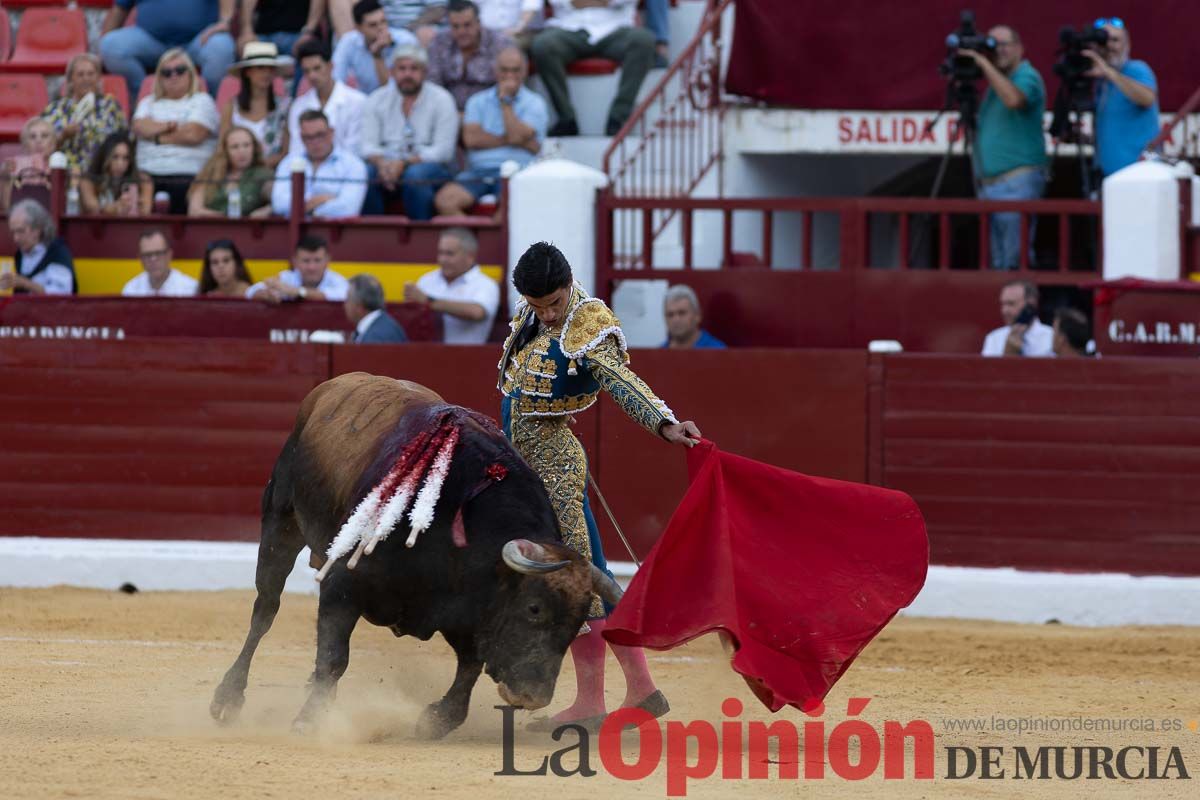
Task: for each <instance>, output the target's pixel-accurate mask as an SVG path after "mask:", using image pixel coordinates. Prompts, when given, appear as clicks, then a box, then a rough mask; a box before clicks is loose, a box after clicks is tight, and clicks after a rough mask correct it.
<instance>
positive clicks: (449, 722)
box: [417, 703, 466, 740]
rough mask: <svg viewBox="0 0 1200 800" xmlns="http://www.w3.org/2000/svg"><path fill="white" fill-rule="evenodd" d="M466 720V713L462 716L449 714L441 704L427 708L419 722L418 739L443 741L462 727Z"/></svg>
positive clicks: (434, 704)
mask: <svg viewBox="0 0 1200 800" xmlns="http://www.w3.org/2000/svg"><path fill="white" fill-rule="evenodd" d="M455 717H457V718H455ZM465 718H466V714H465V713H463V714H461V715H452V714H447V713H446V711H445V710H443V708H442V706H441V704H440V703H433V704H432V705H429V706H426V707H425V710H424V711H422V712H421V718H420V719H418V720H417V738H418V739H427V740H432V739H441V738H442V737H444V736H445V735H446V734H448V733H449V732H450V731H452V730H454V729H455V728H457V727H458V726H459V725H461V724H462V722H463V719H465Z"/></svg>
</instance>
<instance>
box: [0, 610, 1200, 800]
mask: <svg viewBox="0 0 1200 800" xmlns="http://www.w3.org/2000/svg"><path fill="white" fill-rule="evenodd" d="M252 602H253V594H252V593H250V592H212V593H208V592H187V593H182V592H181V593H175V592H140V593H137V594H132V595H130V594H122V593H119V592H115V591H114V592H101V591H92V590H78V589H66V588H57V589H44V590H14V589H0V752H2V753H3V754H4V757H3V758H0V787H3V789H0V795H2V796H4V797H13V798H58V797H86V798H219V800H242V799H243V798H246V800H249V798H295V797H338V798H343V797H347V798H398V797H399V798H404V797H405V796H406V795H414V796H415V795H417V794H418V793H419V794H420V796H421V797H422V798H428V797H437V798H444V797H445V798H469V799H470V800H481V798H485V797H487V798H491V797H520V798H522V799H523V800H526V799H532V798H542V797H547V798H554V800H568V799H569V798H576V797H578V798H584V797H587V798H595V797H665V796H666V767H665V763H664V764H662V765H660V767H659V769H657V770H656V771H655V772H654V773H653V774H652V775H651V776H650V777H649V778H647V779H646V780H644V781H640V782H636V783H630V782H625V781H621V780H618V779H616V778H614V777H612V776H611V775H609V774H607V773H606V772H605V771H604V769H603V767H602V765H601V763H600V759H599V757H598V756H597V755H596V754H595V752H594V750H593V753H592V756H591V763H590V766H591V767H592V768H593V769H595V770H597V771H598V774H597V775H596V776H595V777H591V778H583V777H579V776H575V777H571V778H557V777H554V776H553V775H548V776H522V777H514V776H496V775H495V774H494V773H496V772H498V771H500V770H501V769H502V768H503V753H502V747H501V714H500V712H499V711H497V710H496V709H495V708H494V706H497V705H499V704H500V702H501V701H500V699H499V696H498V695H497V693H496V689H495V685H494V684H493V683H492V682H491V681H490V680H489V679H488V678H487V677H486V676H484V677H482V678H481V679H480V682H479V684H478V685H477V687H476V689H475V693H474V695H473V698H472V706H471V712H470V716H469V717H468V719H467V722H466V723H465V724H464V725H463V727H462V728H460V729H459V730H457V731H455V732H454V733H452V734H451V735H450V736H449V737H447V738H446V739H445V740H443V741H440V742H424V741H420V740H418V739H416V738H415V736H414V733H413V732H414V728H415V724H416V720H417V717H418V715H419V714H420V712H421V709H422V708H423V707H424V706H425V705H426V704H427V703H429V702H432V701H434V700H436V699H438V698H440V697H441V695H442V694H443V693H444V692H445V691H446V689H447V688H448V687H449V685H450V682H451V680H452V678H453V674H454V657H453V654H452V652H451V650H450V648H449V647H448V646H447V645H446V644H445V643H444V642H443V641H441V639H440V638H439V637H435V638H434V639H432V640H431V641H429V642H417V641H416V640H414V639H410V638H405V639H397V638H396V637H394V636H393V635H392V634H391V632H390V631H387V630H384V629H381V628H376V627H374V626H371V625H369V624H368V623H366V622H361V623H360V624H359V626H358V628H357V629H356V631H355V634H354V639H353V642H352V644H351V657H350V668H349V670H348V671H347V673H346V676H345V678H343V680H342V682H341V684H340V686H339V690H338V697H337V699H336V700H335V702H334V704H333V707H332V709H331V711H330V712H329V714H328V715H327V716H326V718H325V719H324V721H323V724H322V726H321V728H320V730H319V731H318V732H317V733H316V734H314V735H312V736H307V737H301V736H295V735H293V734H291V733H290V732H289V726H290V724H291V720H292V718H293V717H294V716H295V715H296V713H297V712H298V711H299V709H300V706H301V705H302V703H303V702H304V699H305V697H306V687H305V683H306V681H307V679H308V676H309V674H310V673H311V672H312V665H313V658H314V655H315V617H316V601H315V598H312V597H308V596H298V595H285V596H284V598H283V607H282V609H281V611H280V614H279V616H278V618H277V619H276V622H275V626H274V627H273V628H272V630H271V632H270V634H268V635H267V637H266V638H265V639H264V640H263V643H262V645H261V646H260V647H259V650H258V654H257V656H256V657H255V661H254V664H253V666H252V668H251V671H250V683H249V686H248V688H247V691H246V704H245V706H244V708H243V709H242V713H241V716H240V718H239V719H238V721H237V722H236V723H235V724H233V725H231V726H229V727H219V726H217V725H216V724H215V723H214V722H213V721H212V720H211V719H210V718H209V716H208V704H209V701H210V699H211V697H212V693H213V690H214V689H215V687H216V685H217V682H218V681H219V680H220V679H221V677H222V675H223V674H224V672H225V670H226V669H227V668H228V667H229V665H230V664H231V663H232V662H233V659H234V658H235V657H236V655H237V652H238V650H239V649H240V647H241V643H242V640H243V638H244V636H245V633H246V629H247V626H248V624H249V618H250V607H251V604H252ZM1198 653H1200V629H1193V628H1113V629H1082V628H1071V627H1066V626H1060V625H1050V626H1020V625H1007V624H990V623H977V622H960V621H947V620H916V619H903V618H902V619H899V620H897V621H896V622H894V623H893V624H892V625H891V626H890V627H889V628H888V629H887V630H885V631H884V632H883V634H881V636H880V637H879V638H878V639H877V640H876V641H875V642H874V643H872V645H871V646H870V647H868V648H867V650H866V651H865V652H864V653H863V655H862V656H861V657H860V659H859V661H858V662H857V663H856V664H855V665H854V667H852V668H851V669H850V671H849V672H848V673H847V674H846V676H845V677H844V678H843V679H842V680H841V682H840V683H839V684H838V685H837V686H836V687H835V688H834V691H833V692H832V694H831V695H830V697H829V698H828V699H827V711H826V712H825V713H824V715H823V716H822V719H823V720H824V721H825V725H826V731H827V732H828V731H830V730H832V729H833V728H834V727H835V726H836V725H837V724H838V722H840V721H842V720H843V719H845V718H846V713H845V711H846V702H847V699H848V698H851V697H866V698H870V704H869V705H868V707H867V709H866V710H865V711H864V712H863V713H862V714H861V715H860V718H862V719H865V720H867V721H868V722H870V723H871V724H872V725H874V726H876V727H878V728H882V723H883V721H884V720H898V721H901V722H907V721H909V720H928V721H929V722H930V724H931V725H932V726H933V729H934V732H935V734H936V736H937V749H936V765H935V774H936V775H937V776H938V778H937V779H936V780H932V781H914V780H911V779H909V780H902V781H884V780H883V778H882V768H880V770H878V771H877V773H876V774H875V775H874V776H872V777H871V778H868V779H867V780H865V781H861V782H849V781H845V780H843V779H841V778H838V777H836V776H833V775H832V774H831V773H830V774H829V776H828V777H827V778H826V779H824V780H821V781H800V782H797V781H782V780H780V779H779V778H778V777H776V776H775V775H776V773H775V772H774V770H775V769H776V765H773V766H772V778H771V779H769V780H754V781H751V780H746V779H743V780H740V781H726V780H721V779H720V778H719V774H720V773H719V771H718V774H717V775H716V776H714V777H711V778H708V779H706V780H696V781H691V782H689V784H688V795H687V796H688V797H701V798H728V797H731V796H737V797H771V798H777V797H780V796H799V795H800V794H801V793H803V794H804V796H806V797H854V798H863V797H879V798H900V799H901V800H904V799H905V798H917V797H947V798H964V797H965V798H973V797H980V798H983V797H988V798H991V797H1022V798H1043V797H1045V798H1049V797H1078V796H1081V795H1082V794H1083V793H1084V792H1086V794H1087V795H1088V796H1089V800H1092V798H1106V797H1138V798H1159V797H1163V798H1165V797H1191V796H1194V786H1195V780H1200V730H1192V729H1189V728H1188V727H1186V723H1187V722H1188V721H1196V720H1198V719H1200V696H1197V694H1196V691H1195V687H1196V677H1197V675H1198V674H1200V669H1198V668H1197V654H1198ZM650 659H651V667H652V670H653V672H654V674H655V676H656V678H657V679H658V681H659V683H660V685H661V687H662V688H663V690H664V692H665V693H666V694H667V696H668V698H669V699H670V701H671V704H672V706H673V712H672V715H671V717H670V718H671V719H675V720H679V721H685V722H686V721H691V720H707V721H709V722H710V723H713V724H715V725H718V726H719V725H720V723H721V722H722V721H723V720H725V719H726V718H725V717H724V716H723V715H722V713H721V702H722V701H723V700H724V699H725V698H728V697H734V698H738V699H740V700H741V701H742V703H743V705H744V707H745V711H744V713H742V714H741V715H740V717H739V718H738V719H739V720H740V721H742V722H746V721H751V720H760V721H766V722H774V721H778V720H784V719H786V720H789V721H791V722H793V723H794V724H795V725H797V726H800V725H803V723H804V722H805V721H806V720H807V719H808V718H807V717H805V716H804V715H803V714H801V713H800V712H798V711H795V710H793V709H785V710H784V711H782V712H780V713H779V714H777V715H771V714H769V713H768V712H766V710H765V709H763V708H762V706H761V705H760V704H758V702H757V701H756V700H755V699H754V698H753V696H752V694H751V693H750V691H749V689H748V688H747V687H746V686H745V684H743V683H742V682H741V680H740V679H739V678H738V677H737V676H736V675H734V674H733V673H732V672H731V671H730V670H729V668H728V665H727V659H726V657H725V655H724V653H723V652H722V649H721V647H720V644H719V642H718V641H717V640H716V638H715V637H706V638H705V639H701V640H698V641H696V642H693V643H691V644H690V645H688V646H686V647H682V648H678V649H676V650H672V651H670V652H666V653H651V654H650ZM574 683H575V678H574V674H573V673H572V671H571V668H570V659H569V658H568V659H567V664H566V665H565V666H564V669H563V672H562V675H561V677H560V679H559V693H558V696H557V697H556V698H555V702H554V703H553V704H552V705H551V706H550V708H549V709H548V711H553V710H555V709H557V708H560V707H562V706H563V705H565V704H566V703H568V702H570V700H571V696H572V695H573V691H574ZM607 688H608V698H609V702H610V706H611V705H614V704H616V703H619V702H620V699H621V698H622V696H623V695H624V686H623V684H622V682H621V677H620V671H619V670H618V669H617V668H616V666H615V664H614V663H612V661H611V660H610V666H609V672H608V687H607ZM539 713H544V712H539ZM532 716H533V715H531V714H529V713H526V712H519V713H518V714H517V723H518V725H519V726H521V725H524V724H525V723H526V722H527V721H528V720H529V719H531V718H532ZM1078 717H1086V718H1094V719H1109V720H1135V719H1136V720H1149V719H1152V720H1168V719H1169V720H1181V721H1183V723H1184V727H1183V728H1182V730H1176V731H1161V730H1156V731H1146V730H1129V729H1126V730H1124V731H1092V732H1074V733H1072V732H1067V733H1054V732H1024V733H1016V732H1008V731H995V730H982V731H981V730H971V731H964V730H953V731H952V730H949V729H948V726H949V725H950V724H951V721H954V720H968V719H969V720H983V721H990V720H992V719H994V718H999V719H1001V720H1010V719H1011V720H1018V719H1046V718H1078ZM827 735H828V733H827ZM574 741H575V740H574V737H573V735H571V734H568V735H567V736H566V737H565V738H564V739H563V741H561V742H555V741H553V740H551V739H550V738H549V737H548V736H545V735H537V734H532V733H527V732H525V731H523V730H520V729H518V731H517V738H516V746H515V749H514V753H513V760H514V765H515V766H516V767H517V768H518V769H521V770H532V769H534V768H535V767H536V766H537V765H538V764H539V763H540V762H541V760H542V759H543V758H544V757H545V756H547V755H548V754H550V753H552V752H553V751H554V750H557V749H561V748H563V747H565V746H568V745H569V744H573V743H574ZM983 745H990V746H1003V747H1005V748H1006V749H1009V750H1011V749H1012V748H1013V747H1015V746H1017V745H1023V746H1026V747H1037V746H1042V745H1045V746H1059V745H1063V746H1068V747H1069V746H1073V745H1107V746H1110V747H1114V748H1118V747H1122V746H1127V745H1140V746H1160V747H1163V748H1169V747H1172V746H1176V747H1179V748H1180V752H1181V753H1182V755H1183V757H1184V759H1185V760H1186V763H1187V765H1188V767H1189V769H1190V771H1191V772H1192V774H1193V776H1194V779H1193V780H1191V781H1176V780H1172V781H1119V780H1111V781H1110V780H1098V781H1075V782H1066V781H1057V780H1049V781H1032V782H1031V781H1027V780H1021V781H1013V780H998V781H981V780H978V779H967V780H960V781H948V780H945V779H944V773H945V769H946V762H945V755H944V750H945V748H946V747H948V746H962V747H974V748H978V747H980V746H983ZM636 746H637V738H636V736H634V735H627V736H626V737H625V740H624V748H623V751H624V753H625V756H626V759H627V760H628V761H630V762H632V761H634V760H635V759H636V756H637V747H636ZM692 758H693V759H694V758H695V753H694V751H693V752H692ZM788 758H789V756H788V755H787V754H783V755H778V756H777V759H783V760H787V759H788ZM800 758H801V760H802V759H803V755H802V754H801V756H800ZM577 760H578V759H577V756H575V755H572V756H570V757H569V758H568V760H567V764H568V765H569V766H573V765H574V764H575V763H577ZM743 763H744V762H743ZM909 769H910V771H911V759H910V760H909Z"/></svg>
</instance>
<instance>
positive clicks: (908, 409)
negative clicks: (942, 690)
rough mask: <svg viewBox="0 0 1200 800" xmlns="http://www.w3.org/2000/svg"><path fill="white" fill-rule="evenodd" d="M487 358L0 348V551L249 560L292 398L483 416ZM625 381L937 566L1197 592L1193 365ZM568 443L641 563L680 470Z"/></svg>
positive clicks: (636, 440)
mask: <svg viewBox="0 0 1200 800" xmlns="http://www.w3.org/2000/svg"><path fill="white" fill-rule="evenodd" d="M496 358H497V348H496V347H493V346H485V347H462V348H446V347H443V346H440V345H430V344H413V345H406V346H399V347H387V346H372V347H361V348H360V347H354V346H349V345H333V346H330V345H321V346H317V345H286V344H275V345H271V344H260V343H256V342H238V343H237V344H236V346H231V343H230V342H229V341H228V340H225V341H220V340H211V339H210V340H190V339H174V340H169V341H168V340H160V341H155V340H151V339H141V340H128V341H108V342H93V341H82V342H55V341H37V340H30V341H21V342H19V343H16V342H14V343H10V344H9V345H8V346H5V347H3V348H0V492H3V493H4V497H5V505H6V509H5V511H6V513H5V514H2V515H0V535H2V536H26V535H40V536H63V535H68V536H91V537H106V538H107V537H113V538H180V539H240V540H254V539H255V538H257V536H258V519H257V517H258V497H259V494H260V493H261V491H262V487H263V485H264V484H265V482H266V479H267V476H268V474H269V471H270V468H271V464H272V463H273V461H274V459H275V457H276V455H277V454H278V451H279V448H280V446H281V445H282V443H283V441H284V440H285V439H286V437H287V434H288V431H289V430H290V428H291V425H292V423H293V420H294V416H295V412H296V406H297V403H298V402H299V400H300V399H301V398H302V397H303V396H304V395H305V394H306V393H307V392H308V391H309V389H311V388H312V387H313V386H315V385H316V384H317V383H319V382H320V381H322V380H325V379H326V378H328V377H330V376H331V375H335V374H340V373H343V372H349V371H354V370H369V371H371V372H376V373H381V374H387V375H393V376H396V377H403V378H407V379H410V380H416V381H418V382H421V383H425V384H427V385H430V386H432V387H434V388H436V389H437V390H438V391H439V392H440V393H441V394H442V395H443V396H444V397H445V398H446V399H447V400H449V401H451V402H457V403H461V404H464V405H469V406H471V407H474V408H477V409H480V410H482V411H485V412H487V413H489V414H493V415H495V414H498V407H499V397H498V395H497V393H496V392H495V389H494V388H493V387H494V385H495V372H496V366H495V365H496ZM633 366H634V367H635V368H636V369H637V370H638V372H639V373H640V374H642V375H643V376H644V377H646V378H647V379H648V381H649V382H650V383H651V385H653V386H654V387H655V388H656V390H658V391H659V392H660V393H661V395H662V396H663V397H664V399H666V400H667V401H668V403H669V404H670V405H671V406H672V407H673V408H674V409H675V410H676V412H677V413H678V414H679V415H681V416H683V417H690V418H692V419H695V420H697V421H698V422H699V424H700V425H701V428H702V430H703V431H704V433H705V434H706V435H707V436H708V437H710V438H711V439H713V440H714V441H716V442H718V443H719V444H720V445H721V446H722V447H723V448H724V449H726V450H729V451H731V452H736V453H740V454H743V455H746V456H748V457H751V458H756V459H760V460H763V461H767V462H770V463H774V464H778V465H780V466H784V467H788V468H792V469H796V470H800V471H803V472H807V473H811V474H815V475H825V476H831V477H836V478H842V479H848V480H855V481H864V480H870V481H871V482H878V483H882V484H884V485H887V486H891V487H893V488H897V489H901V490H904V491H907V492H909V493H910V494H912V495H913V496H914V498H915V499H916V500H917V502H918V503H919V504H920V505H921V508H922V511H923V512H924V514H925V517H926V520H927V523H928V526H929V532H930V542H931V549H932V555H933V559H934V561H935V562H936V563H942V564H962V565H980V566H999V565H1011V566H1019V567H1025V568H1039V569H1066V570H1086V571H1118V572H1131V573H1134V574H1154V573H1158V574H1185V575H1200V523H1197V522H1196V520H1197V519H1200V513H1198V512H1200V500H1197V499H1196V494H1195V491H1194V488H1193V483H1194V481H1193V479H1192V477H1191V476H1192V475H1193V474H1194V473H1195V472H1196V471H1197V470H1198V469H1200V412H1197V411H1196V409H1197V408H1200V366H1197V365H1196V364H1195V362H1193V361H1185V360H1180V359H1148V358H1147V359H1122V358H1107V359H1103V360H1100V361H1092V360H1079V361H1050V360H1036V359H1029V360H1011V359H981V358H977V357H973V356H945V355H942V356H936V355H914V354H901V355H895V356H886V357H882V356H873V357H870V358H868V357H867V356H866V355H865V354H864V353H863V352H862V351H858V350H842V351H817V350H808V351H798V350H784V349H778V350H739V351H707V352H690V353H678V352H674V351H660V350H635V351H634V352H633ZM575 430H576V433H577V434H578V435H579V437H580V439H581V440H582V441H583V443H584V446H585V447H586V448H587V450H588V453H589V456H590V458H591V462H592V466H593V470H594V472H595V474H596V476H597V480H598V481H599V483H600V485H601V487H602V489H603V490H604V491H605V493H606V495H607V497H608V499H609V501H610V503H611V504H612V505H613V507H614V510H615V512H616V513H617V515H618V519H619V520H621V522H622V524H623V525H624V527H625V528H626V530H627V533H629V534H630V535H631V538H632V539H633V542H634V545H635V548H636V549H637V551H638V553H639V555H644V554H645V553H646V552H647V551H648V550H649V547H650V546H651V544H652V543H653V541H654V539H655V537H656V536H657V535H658V532H659V531H661V530H662V528H663V526H664V525H665V523H666V520H667V518H668V516H669V514H670V513H671V511H672V510H673V509H674V507H675V505H676V503H677V501H678V499H679V496H680V494H681V493H682V491H683V489H684V482H685V473H684V465H683V457H682V453H680V452H679V451H677V450H675V449H672V448H670V447H668V446H666V445H665V444H662V443H659V442H656V441H655V440H654V439H653V438H652V437H650V436H649V435H648V434H647V433H646V432H644V431H642V430H640V429H638V428H637V427H636V426H635V425H633V424H632V423H631V422H629V421H628V420H627V419H626V418H625V417H624V416H623V414H621V412H620V411H619V410H618V409H616V407H615V406H613V405H612V403H611V401H609V400H608V399H606V398H605V399H602V400H601V402H600V404H599V406H598V408H596V409H593V410H589V411H588V412H585V413H583V414H581V415H579V418H578V425H577V427H576V429H575ZM597 512H598V514H597V516H598V518H599V521H600V522H601V525H602V527H603V528H604V529H605V545H606V548H607V549H608V551H609V552H610V553H611V555H612V557H613V558H614V559H621V560H623V559H624V558H625V557H626V556H625V555H624V550H623V548H622V547H621V545H620V543H619V542H618V540H617V539H616V538H615V537H614V536H613V535H612V533H611V530H609V526H608V523H607V521H606V520H604V518H603V514H602V513H599V509H597Z"/></svg>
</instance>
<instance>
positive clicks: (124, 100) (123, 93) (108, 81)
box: [100, 75, 129, 117]
mask: <svg viewBox="0 0 1200 800" xmlns="http://www.w3.org/2000/svg"><path fill="white" fill-rule="evenodd" d="M100 83H101V84H102V85H103V86H104V93H105V94H111V95H112V96H113V99H114V100H116V101H117V102H118V103H120V104H121V110H122V111H124V112H125V116H126V117H128V116H129V84H127V83H125V79H124V78H122V77H121V76H120V75H104V76H103V77H101V78H100Z"/></svg>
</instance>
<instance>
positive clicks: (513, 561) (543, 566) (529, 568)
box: [500, 539, 571, 575]
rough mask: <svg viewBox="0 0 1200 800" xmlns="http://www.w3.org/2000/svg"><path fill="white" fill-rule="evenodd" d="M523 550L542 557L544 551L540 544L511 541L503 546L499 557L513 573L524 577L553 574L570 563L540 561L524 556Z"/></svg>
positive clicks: (522, 540) (518, 540)
mask: <svg viewBox="0 0 1200 800" xmlns="http://www.w3.org/2000/svg"><path fill="white" fill-rule="evenodd" d="M523 550H529V551H530V552H532V553H534V555H536V556H544V555H545V554H546V551H545V550H544V549H543V548H542V546H541V545H540V544H535V543H534V542H531V541H528V540H526V539H512V540H510V541H508V542H506V543H505V544H504V549H503V550H501V551H500V556H501V557H502V558H503V559H504V563H505V564H508V566H509V568H510V569H512V570H513V571H514V572H520V573H522V574H524V575H541V574H542V573H545V572H555V571H557V570H560V569H562V568H563V567H565V566H567V565H569V564H570V563H571V562H570V561H540V560H537V559H534V558H530V557H529V556H527V555H525V553H524V552H523Z"/></svg>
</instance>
